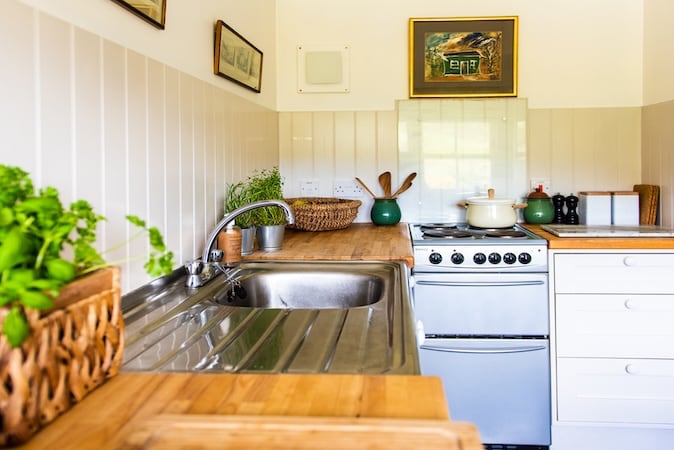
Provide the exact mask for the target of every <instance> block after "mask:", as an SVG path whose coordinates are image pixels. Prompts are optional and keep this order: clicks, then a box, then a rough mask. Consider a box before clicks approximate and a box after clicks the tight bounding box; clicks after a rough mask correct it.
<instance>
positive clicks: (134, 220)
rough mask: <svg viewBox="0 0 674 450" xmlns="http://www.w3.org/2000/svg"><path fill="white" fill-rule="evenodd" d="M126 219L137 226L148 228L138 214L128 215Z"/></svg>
mask: <svg viewBox="0 0 674 450" xmlns="http://www.w3.org/2000/svg"><path fill="white" fill-rule="evenodd" d="M126 220H128V221H129V222H131V223H132V224H134V225H135V226H137V227H140V228H146V225H145V221H144V220H143V219H141V218H140V217H138V216H132V215H128V216H126Z"/></svg>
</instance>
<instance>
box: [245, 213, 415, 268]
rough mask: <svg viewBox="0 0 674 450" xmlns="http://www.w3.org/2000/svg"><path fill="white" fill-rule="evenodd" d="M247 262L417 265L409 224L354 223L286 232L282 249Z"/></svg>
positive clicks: (258, 255)
mask: <svg viewBox="0 0 674 450" xmlns="http://www.w3.org/2000/svg"><path fill="white" fill-rule="evenodd" d="M244 259H252V260H260V259H309V260H310V259H330V260H384V261H390V260H404V261H405V263H406V264H407V266H408V267H410V268H411V267H412V266H413V265H414V256H413V253H412V243H411V241H410V235H409V230H408V228H407V224H406V223H398V224H396V225H391V226H377V225H373V224H371V223H354V224H351V225H350V226H349V227H348V228H345V229H343V230H335V231H299V230H293V229H286V231H285V237H284V238H283V247H282V248H281V250H279V251H275V252H261V251H259V250H258V251H256V252H255V253H253V254H252V255H250V256H246V257H244Z"/></svg>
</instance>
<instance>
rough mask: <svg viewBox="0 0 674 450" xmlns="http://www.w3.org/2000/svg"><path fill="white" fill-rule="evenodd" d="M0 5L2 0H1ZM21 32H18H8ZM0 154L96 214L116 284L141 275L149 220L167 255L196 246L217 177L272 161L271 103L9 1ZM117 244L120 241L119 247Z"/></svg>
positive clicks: (1, 32)
mask: <svg viewBox="0 0 674 450" xmlns="http://www.w3.org/2000/svg"><path fill="white" fill-rule="evenodd" d="M5 6H7V7H6V8H5ZM17 37H18V38H20V39H17ZM0 51H1V52H2V54H3V56H5V55H6V56H7V61H9V62H11V63H12V65H13V66H14V68H13V70H4V71H2V72H0V95H2V98H3V101H2V102H0V118H2V119H4V120H0V135H2V136H3V145H2V151H1V153H0V155H1V160H0V162H1V163H4V164H12V165H19V166H20V167H22V168H23V169H24V170H27V171H29V172H30V173H31V175H32V176H33V179H34V180H35V182H36V185H37V187H38V188H39V187H41V186H44V185H47V184H49V185H53V186H55V187H56V188H58V189H59V190H60V192H61V193H62V197H63V200H64V201H65V202H70V201H71V200H73V199H80V198H81V199H85V200H88V201H89V202H90V203H91V204H92V205H93V206H94V208H95V210H96V212H97V213H99V214H102V215H104V216H106V217H107V219H108V220H107V221H106V222H105V223H104V224H102V225H101V226H100V233H99V242H98V243H97V245H98V247H99V250H106V249H112V248H114V247H116V246H119V247H118V248H117V249H115V250H113V251H110V252H108V253H106V254H105V255H104V257H105V258H106V260H107V261H108V262H112V263H119V262H120V261H126V262H124V263H123V265H122V281H123V290H124V291H125V292H127V291H129V290H131V289H133V288H135V287H138V286H140V285H141V284H143V283H145V282H146V281H148V277H147V275H145V273H144V269H143V268H142V265H143V263H144V259H143V261H134V262H128V260H129V259H133V258H135V257H143V256H144V255H143V254H144V253H145V252H146V251H147V248H148V246H147V240H146V239H145V237H142V238H141V239H138V240H134V241H131V242H130V243H129V242H128V238H129V237H130V236H131V235H132V234H135V233H136V232H137V229H136V228H135V227H132V226H131V225H129V224H128V223H127V222H126V220H125V216H126V214H135V215H138V216H140V217H141V218H143V219H144V220H146V222H147V223H148V224H149V225H150V226H157V227H159V228H160V229H161V230H162V231H163V233H164V236H165V238H166V241H167V244H168V246H169V248H170V249H172V250H173V251H174V252H175V255H176V261H177V263H178V264H182V263H183V262H184V261H185V260H188V259H193V258H195V257H197V256H200V255H201V252H202V250H203V244H204V241H205V239H206V233H207V232H210V229H211V227H212V226H213V225H214V224H215V222H216V220H218V219H219V218H220V217H221V215H222V202H223V195H224V187H225V184H226V183H227V182H229V181H234V180H238V179H241V178H245V177H246V176H248V175H249V173H250V172H251V171H252V170H253V169H259V168H264V167H272V166H274V165H278V161H279V160H278V124H277V116H278V115H277V113H276V112H274V111H271V110H268V109H266V108H264V107H262V106H259V105H256V104H254V103H251V102H250V101H248V100H244V99H242V98H240V97H237V96H235V95H233V94H231V93H228V92H225V91H223V90H222V89H220V88H219V87H217V86H213V85H210V84H208V83H205V82H203V81H201V80H199V79H197V78H195V77H193V76H192V75H189V74H186V73H183V72H180V71H179V70H177V69H175V68H172V67H169V66H166V65H164V64H162V63H160V62H158V61H156V60H153V59H149V58H148V57H147V56H145V55H142V54H139V53H137V52H134V51H132V50H129V49H127V48H125V47H122V46H120V45H118V44H116V43H114V42H111V41H108V40H105V39H102V38H101V37H99V36H96V35H95V34H92V33H89V32H86V31H83V30H81V29H79V28H75V27H73V26H72V25H70V24H67V23H65V22H62V21H61V20H59V19H55V18H53V17H50V16H47V15H45V14H42V13H39V12H37V11H35V10H32V9H31V8H29V7H26V6H24V5H21V4H19V3H16V2H13V1H10V2H7V4H6V5H5V4H3V14H2V16H1V17H0ZM120 244H121V245H120Z"/></svg>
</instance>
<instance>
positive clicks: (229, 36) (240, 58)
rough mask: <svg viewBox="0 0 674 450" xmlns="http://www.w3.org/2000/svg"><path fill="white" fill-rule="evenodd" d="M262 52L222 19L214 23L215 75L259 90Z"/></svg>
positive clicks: (253, 89)
mask: <svg viewBox="0 0 674 450" xmlns="http://www.w3.org/2000/svg"><path fill="white" fill-rule="evenodd" d="M262 57H263V55H262V52H261V51H260V50H259V49H258V48H257V47H255V46H254V45H253V44H251V43H250V42H249V41H248V40H247V39H246V38H244V37H243V36H241V35H240V34H239V33H237V32H236V31H235V30H234V29H233V28H232V27H230V26H229V25H227V24H226V23H225V22H223V21H222V20H218V21H217V22H216V24H215V52H214V55H213V60H214V61H213V64H214V71H215V74H216V75H219V76H221V77H223V78H227V79H228V80H230V81H233V82H234V83H236V84H238V85H240V86H243V87H245V88H247V89H250V90H252V91H255V92H258V93H259V92H260V91H261V89H262Z"/></svg>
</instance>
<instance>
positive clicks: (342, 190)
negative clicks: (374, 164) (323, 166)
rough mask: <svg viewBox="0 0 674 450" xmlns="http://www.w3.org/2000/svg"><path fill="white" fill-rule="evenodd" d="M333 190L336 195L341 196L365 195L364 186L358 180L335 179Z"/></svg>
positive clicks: (356, 196)
mask: <svg viewBox="0 0 674 450" xmlns="http://www.w3.org/2000/svg"><path fill="white" fill-rule="evenodd" d="M332 192H333V194H334V196H335V197H341V198H361V197H362V196H363V188H362V187H361V186H360V185H359V184H358V183H357V182H356V181H348V180H338V181H335V183H334V185H333V189H332Z"/></svg>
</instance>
